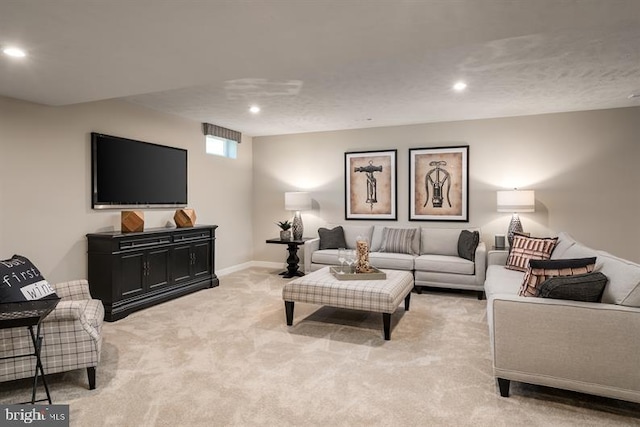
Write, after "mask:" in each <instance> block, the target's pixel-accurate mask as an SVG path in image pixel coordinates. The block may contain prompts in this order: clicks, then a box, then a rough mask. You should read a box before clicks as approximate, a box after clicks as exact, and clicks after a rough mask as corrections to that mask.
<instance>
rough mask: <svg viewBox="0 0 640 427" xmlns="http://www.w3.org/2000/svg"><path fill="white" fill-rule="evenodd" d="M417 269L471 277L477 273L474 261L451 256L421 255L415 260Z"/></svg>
mask: <svg viewBox="0 0 640 427" xmlns="http://www.w3.org/2000/svg"><path fill="white" fill-rule="evenodd" d="M415 268H416V270H420V271H437V272H439V273H454V274H469V275H473V274H474V273H475V264H474V262H473V261H469V260H467V259H464V258H460V257H458V256H451V255H420V256H419V257H416V259H415Z"/></svg>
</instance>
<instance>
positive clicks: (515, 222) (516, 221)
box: [507, 213, 524, 248]
mask: <svg viewBox="0 0 640 427" xmlns="http://www.w3.org/2000/svg"><path fill="white" fill-rule="evenodd" d="M523 231H524V230H523V229H522V223H521V222H520V217H519V216H518V214H517V213H514V214H513V216H512V217H511V222H510V223H509V230H508V231H507V240H509V248H511V247H513V235H514V234H515V233H522V232H523Z"/></svg>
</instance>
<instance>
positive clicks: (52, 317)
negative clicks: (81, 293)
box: [45, 300, 87, 322]
mask: <svg viewBox="0 0 640 427" xmlns="http://www.w3.org/2000/svg"><path fill="white" fill-rule="evenodd" d="M85 305H87V301H64V300H63V301H60V302H59V303H58V305H57V306H56V308H55V309H54V310H53V311H52V312H51V313H49V315H48V316H47V317H45V321H46V322H55V321H59V320H80V321H82V319H83V316H84V315H83V313H84V307H85Z"/></svg>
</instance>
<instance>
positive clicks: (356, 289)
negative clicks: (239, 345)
mask: <svg viewBox="0 0 640 427" xmlns="http://www.w3.org/2000/svg"><path fill="white" fill-rule="evenodd" d="M384 272H385V273H386V275H387V278H386V279H384V280H344V281H343V280H338V279H336V278H335V277H333V275H332V274H331V272H330V271H329V267H325V268H323V269H321V270H318V271H314V272H313V273H310V274H308V275H306V276H303V277H300V278H298V279H295V280H292V281H291V282H289V283H287V284H286V285H284V288H283V289H282V299H283V300H284V307H285V314H286V317H287V325H289V326H291V325H292V324H293V307H294V303H295V302H296V301H297V302H306V303H310V304H322V305H328V306H331V307H338V308H350V309H354V310H364V311H373V312H376V313H382V324H383V330H384V339H385V340H389V339H391V314H392V313H393V312H394V311H395V310H396V308H397V307H398V306H399V305H400V302H401V301H402V300H403V299H404V309H405V310H406V311H408V310H409V302H410V299H411V290H412V289H413V275H412V274H411V273H410V272H408V271H396V270H384Z"/></svg>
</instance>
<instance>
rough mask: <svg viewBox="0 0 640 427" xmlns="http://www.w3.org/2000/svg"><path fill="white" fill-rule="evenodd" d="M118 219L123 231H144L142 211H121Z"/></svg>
mask: <svg viewBox="0 0 640 427" xmlns="http://www.w3.org/2000/svg"><path fill="white" fill-rule="evenodd" d="M120 219H121V229H122V232H123V233H133V232H139V231H144V212H142V211H122V213H121V215H120Z"/></svg>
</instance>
